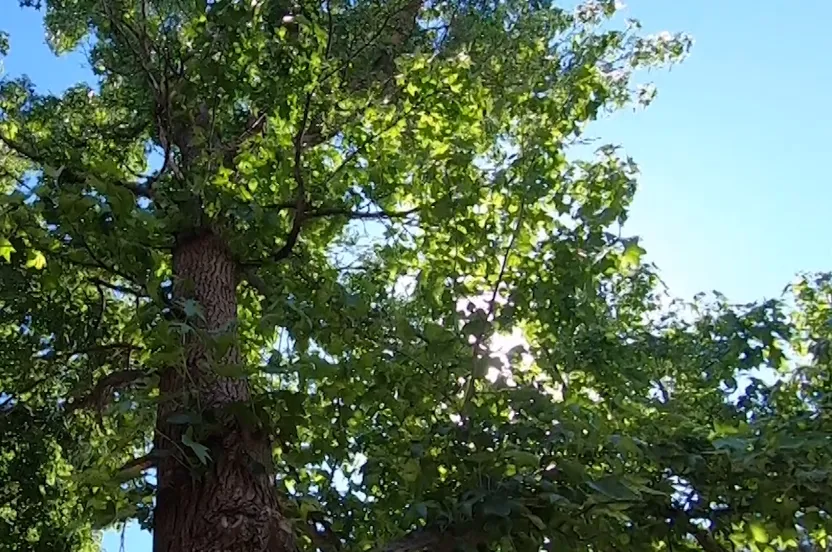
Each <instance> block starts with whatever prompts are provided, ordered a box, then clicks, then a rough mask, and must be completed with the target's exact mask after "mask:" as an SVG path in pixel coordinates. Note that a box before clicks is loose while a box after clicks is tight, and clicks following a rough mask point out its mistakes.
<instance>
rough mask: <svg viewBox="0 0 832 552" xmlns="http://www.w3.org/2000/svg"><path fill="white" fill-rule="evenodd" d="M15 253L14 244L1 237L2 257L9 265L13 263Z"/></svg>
mask: <svg viewBox="0 0 832 552" xmlns="http://www.w3.org/2000/svg"><path fill="white" fill-rule="evenodd" d="M15 251H16V249H15V248H14V246H12V242H10V241H9V240H8V238H3V237H0V257H3V258H4V259H6V262H7V263H10V262H11V261H12V253H14V252H15Z"/></svg>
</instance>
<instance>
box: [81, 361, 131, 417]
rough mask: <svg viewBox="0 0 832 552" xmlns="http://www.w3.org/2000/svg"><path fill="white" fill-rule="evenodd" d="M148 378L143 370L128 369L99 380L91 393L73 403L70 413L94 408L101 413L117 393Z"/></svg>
mask: <svg viewBox="0 0 832 552" xmlns="http://www.w3.org/2000/svg"><path fill="white" fill-rule="evenodd" d="M146 377H147V372H144V371H142V370H131V369H127V370H119V371H117V372H112V373H111V374H108V375H106V376H104V377H103V378H101V379H100V380H98V383H96V384H95V386H94V387H93V388H92V390H91V391H90V392H89V393H87V394H86V395H84V396H83V397H81V398H80V399H79V400H75V401H73V402H72V404H71V405H70V406H69V412H74V411H75V410H78V409H81V408H92V407H94V408H95V409H96V410H97V411H98V412H101V411H102V410H103V409H104V407H105V406H106V405H107V402H108V401H109V399H110V397H111V396H112V394H113V393H114V392H115V391H117V390H118V389H121V388H124V387H125V386H128V385H130V384H132V383H134V382H136V381H138V380H140V379H144V378H146Z"/></svg>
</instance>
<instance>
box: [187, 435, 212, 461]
mask: <svg viewBox="0 0 832 552" xmlns="http://www.w3.org/2000/svg"><path fill="white" fill-rule="evenodd" d="M182 444H183V445H185V446H186V447H188V448H190V449H191V450H192V451H193V452H194V454H195V455H196V457H197V458H199V461H200V462H202V463H203V464H207V463H208V461H209V460H211V454H210V453H209V452H208V447H206V446H205V445H203V444H200V443H197V442H196V441H194V440H193V438H192V437H191V432H190V429H189V431H187V432H185V433H183V434H182Z"/></svg>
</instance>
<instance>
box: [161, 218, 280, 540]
mask: <svg viewBox="0 0 832 552" xmlns="http://www.w3.org/2000/svg"><path fill="white" fill-rule="evenodd" d="M173 272H174V278H175V283H174V295H175V297H176V298H177V300H179V301H183V300H185V301H187V300H192V301H195V302H196V304H197V305H199V307H200V308H201V312H200V313H198V314H197V315H196V316H192V317H191V318H190V319H189V320H188V323H189V324H191V325H196V326H198V328H199V331H196V332H193V331H192V332H188V333H186V336H185V337H184V342H185V349H184V350H185V359H184V362H183V363H182V365H181V366H171V367H169V368H167V369H166V370H165V371H164V373H163V374H162V375H161V381H160V395H161V396H160V403H159V407H158V411H157V424H156V429H157V433H156V450H157V451H159V454H160V460H159V462H158V471H157V479H158V492H157V496H156V509H155V512H154V540H153V549H154V552H226V551H240V552H261V551H269V552H284V551H292V550H295V545H294V540H293V538H292V532H291V527H290V525H289V524H288V523H287V522H286V520H285V519H284V518H283V517H282V515H281V513H280V510H279V507H278V503H277V496H276V494H275V490H274V476H273V473H272V471H273V470H272V457H271V446H270V443H269V440H268V438H267V436H266V435H265V434H264V432H261V431H257V430H255V429H254V428H250V427H246V425H245V424H244V423H242V422H241V421H240V419H239V418H238V417H235V416H234V415H232V414H231V413H230V412H229V410H230V409H229V408H228V407H229V406H231V405H234V404H240V405H248V403H249V398H250V388H249V383H248V381H247V380H246V379H242V378H227V377H223V376H220V375H218V374H217V372H216V371H215V370H214V368H213V367H214V366H216V363H217V362H221V363H224V364H238V363H239V362H240V351H239V349H238V347H237V346H236V344H235V345H232V346H231V348H230V349H228V350H227V351H226V352H225V356H224V357H223V358H222V359H214V358H212V357H213V354H212V351H213V350H214V349H213V348H212V347H211V346H210V345H209V343H210V339H211V337H212V336H216V335H219V334H223V333H227V332H236V331H237V328H236V320H237V297H236V292H237V274H236V265H235V263H234V260H233V259H232V258H231V256H230V254H229V252H228V250H227V248H226V247H225V244H224V243H223V241H222V240H221V239H220V238H219V237H218V236H216V235H215V234H213V233H210V232H204V233H202V234H199V235H196V236H190V237H188V238H187V239H181V240H179V242H178V244H177V246H176V248H175V250H174V253H173ZM206 336H208V339H206ZM183 411H198V412H200V413H201V414H202V417H203V421H202V422H201V423H198V424H196V425H195V427H193V428H191V429H190V430H189V429H188V428H189V425H188V424H181V423H170V422H169V421H168V420H169V419H170V418H171V416H172V415H173V414H175V413H181V412H183ZM174 421H181V420H174ZM183 438H184V439H185V441H188V439H189V438H192V439H193V441H196V442H198V443H200V444H202V445H204V446H206V447H208V452H209V454H210V456H211V458H210V459H209V460H207V462H206V463H205V464H204V465H203V463H202V462H201V461H200V459H199V455H198V454H195V453H194V450H193V449H192V447H189V446H188V445H187V443H185V442H183ZM197 448H198V445H197Z"/></svg>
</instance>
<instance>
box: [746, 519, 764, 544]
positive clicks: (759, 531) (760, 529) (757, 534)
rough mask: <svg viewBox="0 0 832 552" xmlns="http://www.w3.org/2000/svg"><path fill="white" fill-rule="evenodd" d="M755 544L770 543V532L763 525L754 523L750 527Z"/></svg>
mask: <svg viewBox="0 0 832 552" xmlns="http://www.w3.org/2000/svg"><path fill="white" fill-rule="evenodd" d="M748 528H749V529H750V530H751V536H752V538H753V539H754V541H755V542H759V543H761V544H766V543H767V542H768V541H769V536H768V531H766V528H765V526H764V525H763V524H762V523H758V522H752V523H750V524H749V525H748Z"/></svg>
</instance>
